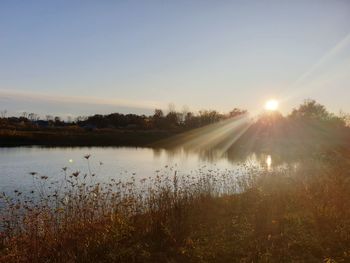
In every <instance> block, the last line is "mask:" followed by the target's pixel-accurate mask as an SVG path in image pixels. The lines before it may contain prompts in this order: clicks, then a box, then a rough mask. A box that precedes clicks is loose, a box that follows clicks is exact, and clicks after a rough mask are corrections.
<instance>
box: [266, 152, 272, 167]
mask: <svg viewBox="0 0 350 263" xmlns="http://www.w3.org/2000/svg"><path fill="white" fill-rule="evenodd" d="M271 164H272V159H271V155H268V156H267V157H266V165H267V170H268V171H270V170H271Z"/></svg>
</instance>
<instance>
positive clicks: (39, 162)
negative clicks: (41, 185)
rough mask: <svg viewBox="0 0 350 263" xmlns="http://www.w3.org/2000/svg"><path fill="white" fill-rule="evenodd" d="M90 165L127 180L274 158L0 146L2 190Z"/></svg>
mask: <svg viewBox="0 0 350 263" xmlns="http://www.w3.org/2000/svg"><path fill="white" fill-rule="evenodd" d="M87 154H90V155H91V156H90V158H89V165H90V168H91V170H92V172H93V173H96V178H98V180H101V181H106V180H109V179H111V178H114V179H122V180H127V179H130V178H131V177H132V176H133V177H135V178H136V179H142V178H145V177H149V176H154V175H155V174H156V173H157V172H158V171H160V172H162V173H172V172H174V170H176V171H177V172H178V173H180V174H181V173H191V172H192V171H195V170H198V169H203V168H205V169H208V170H209V169H220V170H222V169H229V170H234V169H236V170H240V169H241V167H242V163H245V164H248V165H249V166H259V167H262V168H264V167H265V168H266V169H270V168H271V167H272V165H273V158H272V157H271V156H270V155H268V154H264V155H259V157H257V156H256V155H255V154H251V155H249V156H248V157H246V158H245V160H243V161H242V160H234V159H232V158H229V157H227V156H225V155H223V156H220V157H215V158H214V157H213V154H209V153H206V154H203V153H202V152H191V151H184V150H183V149H176V150H169V149H168V150H165V149H152V148H138V147H74V148H72V147H57V148H47V147H14V148H0V191H1V192H6V193H9V192H12V191H13V190H15V189H17V190H20V191H26V190H28V189H30V188H31V186H32V184H33V181H32V180H33V178H32V176H31V175H30V173H31V172H36V173H38V174H39V175H45V176H48V177H49V179H50V180H56V179H59V178H62V175H63V171H62V168H63V167H67V169H68V172H70V173H72V172H75V171H82V172H86V171H88V161H87V160H86V159H85V158H84V156H85V155H87Z"/></svg>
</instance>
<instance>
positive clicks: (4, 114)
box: [0, 110, 7, 118]
mask: <svg viewBox="0 0 350 263" xmlns="http://www.w3.org/2000/svg"><path fill="white" fill-rule="evenodd" d="M0 114H1V118H6V114H7V110H3V111H1V112H0Z"/></svg>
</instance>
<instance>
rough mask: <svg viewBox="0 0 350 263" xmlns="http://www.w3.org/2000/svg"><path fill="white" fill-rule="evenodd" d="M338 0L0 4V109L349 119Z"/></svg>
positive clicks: (343, 14)
mask: <svg viewBox="0 0 350 263" xmlns="http://www.w3.org/2000/svg"><path fill="white" fill-rule="evenodd" d="M349 81H350V1H347V0H343V1H336V0H332V1H331V0H327V1H322V0H317V1H311V0H309V1H307V0H302V1H299V0H295V1H283V0H279V1H267V0H266V1H224V0H220V1H213V0H211V1H206V0H198V1H195V0H176V1H167V0H159V1H156V0H150V1H141V0H140V1H126V0H119V1H107V0H102V1H88V0H85V1H76V0H68V1H64V0H60V1H46V0H45V1H40V0H33V1H17V0H13V1H10V0H8V1H0V110H5V109H6V110H7V111H8V114H10V115H18V114H21V112H24V111H25V112H35V113H38V114H39V115H42V116H45V115H46V114H53V115H60V116H68V115H71V116H78V115H89V114H94V113H102V114H104V113H110V112H122V113H127V112H132V113H138V114H142V113H145V114H151V113H152V112H153V109H154V108H162V109H165V110H166V109H167V107H168V105H169V103H173V104H175V105H176V108H177V109H178V110H181V109H182V108H183V107H184V106H186V107H188V108H189V109H190V110H193V111H197V110H200V109H216V110H218V111H220V112H226V111H229V110H230V109H232V108H234V107H240V108H244V109H248V110H249V111H251V112H258V111H259V110H261V109H262V108H263V105H264V103H265V101H266V100H267V99H270V98H276V99H278V100H280V110H281V111H282V112H283V113H285V112H288V111H290V110H291V109H292V108H293V107H296V106H297V105H299V104H300V103H302V102H303V100H304V99H307V98H312V99H316V100H317V101H318V102H320V103H322V104H324V105H325V106H326V107H327V108H328V109H329V110H331V111H333V112H338V111H339V110H343V111H345V112H350V103H349V98H350V85H349V83H350V82H349Z"/></svg>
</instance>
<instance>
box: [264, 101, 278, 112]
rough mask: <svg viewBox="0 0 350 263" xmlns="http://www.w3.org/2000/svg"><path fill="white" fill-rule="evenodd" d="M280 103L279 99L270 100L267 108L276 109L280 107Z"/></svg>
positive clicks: (267, 102)
mask: <svg viewBox="0 0 350 263" xmlns="http://www.w3.org/2000/svg"><path fill="white" fill-rule="evenodd" d="M278 105H279V102H278V100H275V99H271V100H268V101H266V103H265V110H268V111H275V110H277V109H278Z"/></svg>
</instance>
